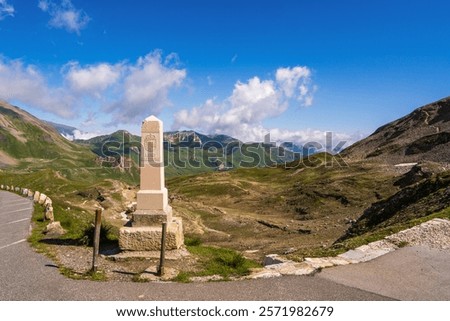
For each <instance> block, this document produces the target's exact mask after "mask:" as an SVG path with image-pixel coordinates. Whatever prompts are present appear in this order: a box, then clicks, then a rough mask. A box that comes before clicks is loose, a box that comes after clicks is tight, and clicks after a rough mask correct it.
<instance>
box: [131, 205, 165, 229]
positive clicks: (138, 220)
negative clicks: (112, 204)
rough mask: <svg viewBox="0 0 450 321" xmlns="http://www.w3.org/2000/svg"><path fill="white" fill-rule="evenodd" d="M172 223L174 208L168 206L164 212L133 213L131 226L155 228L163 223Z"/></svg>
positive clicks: (144, 211)
mask: <svg viewBox="0 0 450 321" xmlns="http://www.w3.org/2000/svg"><path fill="white" fill-rule="evenodd" d="M171 221H172V207H171V206H170V205H167V206H166V208H165V209H164V210H136V211H135V212H134V213H133V219H132V221H131V225H132V226H133V227H139V226H153V225H160V224H162V223H163V222H171Z"/></svg>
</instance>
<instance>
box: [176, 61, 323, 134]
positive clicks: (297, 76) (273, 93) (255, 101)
mask: <svg viewBox="0 0 450 321" xmlns="http://www.w3.org/2000/svg"><path fill="white" fill-rule="evenodd" d="M313 93H314V86H312V80H311V71H310V69H309V68H308V67H302V66H296V67H293V68H289V67H288V68H279V69H278V70H277V71H276V74H275V79H266V80H261V79H260V78H259V77H253V78H251V79H249V80H248V81H247V82H245V83H243V82H240V81H238V82H236V84H235V85H234V89H233V91H232V94H231V95H230V96H229V97H228V98H227V99H225V100H224V101H221V102H217V101H216V99H208V100H207V101H206V102H205V103H204V104H202V105H201V106H197V107H194V108H192V109H191V110H187V109H183V110H180V111H179V112H177V113H176V114H175V115H174V124H173V129H180V128H191V129H197V130H201V131H203V132H206V133H211V134H213V133H225V134H229V135H232V136H234V137H237V138H239V139H241V140H243V141H261V140H262V139H263V138H264V136H265V135H266V134H267V133H269V132H271V133H272V134H273V136H274V137H275V139H277V140H286V141H293V142H302V141H305V140H306V141H307V140H308V139H309V138H318V137H319V136H323V135H322V134H323V133H324V132H318V131H317V132H316V131H312V130H306V131H288V130H280V129H272V130H271V129H268V128H265V127H264V126H263V121H264V120H266V119H270V118H273V117H276V116H279V115H281V114H283V113H284V112H286V110H287V109H288V108H289V106H290V105H291V104H296V105H299V106H310V105H311V104H312V100H313Z"/></svg>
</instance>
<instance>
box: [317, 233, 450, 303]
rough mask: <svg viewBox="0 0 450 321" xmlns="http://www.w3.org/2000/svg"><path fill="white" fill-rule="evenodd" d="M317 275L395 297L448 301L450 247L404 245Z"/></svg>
mask: <svg viewBox="0 0 450 321" xmlns="http://www.w3.org/2000/svg"><path fill="white" fill-rule="evenodd" d="M449 233H450V231H449ZM319 276H320V278H323V279H326V280H331V281H334V282H338V283H341V284H345V285H348V286H352V287H355V288H359V289H362V290H365V291H369V292H374V293H378V294H380V295H385V296H388V297H392V298H395V299H398V300H408V301H411V300H433V301H442V300H445V301H448V300H450V250H437V249H429V248H425V247H404V248H401V249H399V250H397V251H394V252H391V253H389V254H386V255H383V256H380V257H378V258H376V259H375V260H373V261H370V262H366V263H359V264H352V265H347V266H339V267H334V268H331V269H324V270H323V271H322V272H321V273H320V274H319Z"/></svg>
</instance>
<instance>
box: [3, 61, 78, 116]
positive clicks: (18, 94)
mask: <svg viewBox="0 0 450 321" xmlns="http://www.w3.org/2000/svg"><path fill="white" fill-rule="evenodd" d="M0 97H1V98H2V99H5V100H7V101H9V100H18V101H20V102H22V103H25V104H28V105H31V106H36V107H39V108H41V109H42V110H44V111H47V112H51V113H54V114H56V115H58V116H61V117H65V118H69V117H71V116H73V115H74V111H73V110H72V106H73V104H74V102H75V98H74V96H73V95H71V94H70V93H69V92H67V91H66V90H65V89H64V88H62V87H51V86H49V84H48V82H47V80H46V79H45V77H44V76H43V74H42V72H41V71H40V70H39V69H38V68H37V67H35V66H33V65H26V64H24V63H23V62H22V61H20V60H6V59H3V58H1V59H0Z"/></svg>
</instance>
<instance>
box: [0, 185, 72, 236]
mask: <svg viewBox="0 0 450 321" xmlns="http://www.w3.org/2000/svg"><path fill="white" fill-rule="evenodd" d="M0 189H2V190H5V191H10V192H13V193H16V194H18V195H21V196H23V197H27V198H29V199H32V200H33V202H34V203H35V204H39V205H42V206H43V207H44V216H43V220H44V221H49V224H48V225H47V227H46V228H45V230H44V233H46V234H57V235H61V234H64V233H65V231H64V229H63V228H62V226H61V223H60V222H58V221H55V216H54V213H53V201H52V199H51V198H50V197H48V196H47V195H45V194H44V193H40V192H39V191H32V190H31V189H29V188H23V187H18V186H13V185H11V186H9V185H4V184H2V185H0Z"/></svg>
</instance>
